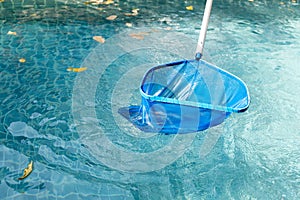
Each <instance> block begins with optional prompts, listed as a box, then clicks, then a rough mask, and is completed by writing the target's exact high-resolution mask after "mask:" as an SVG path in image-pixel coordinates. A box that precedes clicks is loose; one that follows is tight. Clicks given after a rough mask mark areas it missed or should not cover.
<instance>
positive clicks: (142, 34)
mask: <svg viewBox="0 0 300 200" xmlns="http://www.w3.org/2000/svg"><path fill="white" fill-rule="evenodd" d="M148 34H149V33H148V32H139V33H131V34H129V36H130V37H132V38H134V39H138V40H143V39H144V37H145V35H148Z"/></svg>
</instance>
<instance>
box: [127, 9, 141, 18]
mask: <svg viewBox="0 0 300 200" xmlns="http://www.w3.org/2000/svg"><path fill="white" fill-rule="evenodd" d="M139 10H140V9H138V8H135V9H132V10H131V13H124V15H126V16H136V15H138V14H139Z"/></svg>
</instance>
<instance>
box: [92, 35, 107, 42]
mask: <svg viewBox="0 0 300 200" xmlns="http://www.w3.org/2000/svg"><path fill="white" fill-rule="evenodd" d="M93 39H94V40H96V41H97V42H100V43H104V42H105V39H104V38H103V37H102V36H94V37H93Z"/></svg>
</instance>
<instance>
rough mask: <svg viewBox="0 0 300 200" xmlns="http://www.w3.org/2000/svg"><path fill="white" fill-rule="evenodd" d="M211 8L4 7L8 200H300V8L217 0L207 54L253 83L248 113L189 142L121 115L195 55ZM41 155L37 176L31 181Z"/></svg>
mask: <svg viewBox="0 0 300 200" xmlns="http://www.w3.org/2000/svg"><path fill="white" fill-rule="evenodd" d="M189 5H193V7H194V10H193V11H188V10H186V8H185V7H186V6H189ZM135 8H139V9H140V10H139V11H138V15H137V16H126V15H125V14H124V13H131V12H132V9H135ZM203 9H204V1H201V2H197V1H186V2H184V1H175V2H172V3H170V2H166V1H154V0H152V1H122V2H119V1H115V2H114V3H113V4H109V5H92V4H88V5H86V4H84V1H78V2H75V1H53V2H48V1H19V2H17V1H8V0H5V1H4V2H2V3H0V23H1V29H0V33H1V35H0V44H1V46H0V55H1V57H0V61H1V62H0V73H1V74H0V122H1V125H0V142H1V145H0V191H1V192H0V199H298V198H299V197H300V164H299V163H300V155H299V152H300V148H299V146H300V145H299V141H300V132H299V130H300V126H299V119H300V117H299V114H300V110H299V108H298V107H297V105H299V103H300V100H299V93H300V84H299V80H300V71H299V70H298V69H297V67H298V66H299V63H300V42H299V37H300V14H299V13H300V8H299V3H297V2H292V1H275V0H273V1H258V0H257V1H256V0H255V1H253V2H252V1H226V0H216V1H215V2H214V5H213V11H212V16H211V20H210V24H209V30H208V34H207V40H206V46H205V52H204V53H205V59H206V60H207V61H209V62H212V63H214V64H216V65H217V66H219V67H221V68H223V69H225V70H228V71H229V72H231V73H233V74H235V75H237V76H238V77H240V78H241V79H243V80H244V81H245V82H246V84H247V85H248V87H249V90H250V95H251V105H250V108H249V110H248V111H247V112H246V113H243V114H234V115H232V116H230V118H229V119H228V120H227V121H226V122H225V123H224V124H222V125H220V126H218V127H216V128H213V129H209V130H207V131H203V132H199V133H195V134H188V135H178V136H176V135H171V136H170V135H159V134H145V133H142V132H139V131H138V130H137V129H135V128H134V127H132V125H131V124H130V123H128V122H127V121H126V120H125V119H123V118H122V117H121V116H120V115H118V113H117V109H118V108H119V107H122V106H126V105H128V103H130V104H138V103H139V101H140V96H139V93H138V86H139V82H140V80H141V79H142V76H143V74H144V72H145V71H146V70H147V69H148V68H150V67H152V66H153V65H156V64H159V63H164V62H169V61H174V60H178V59H181V58H182V57H184V58H189V59H190V58H193V56H194V55H193V52H194V49H195V48H196V42H197V38H198V32H199V27H200V23H201V16H202V13H203ZM110 15H117V16H118V18H117V19H116V20H113V21H110V20H107V19H106V17H108V16H110ZM126 23H131V24H132V26H133V27H128V26H126ZM127 25H128V24H127ZM9 31H11V32H16V35H13V34H12V35H11V34H7V33H8V32H9ZM130 34H131V36H130ZM132 34H133V35H132ZM99 35H101V36H103V37H104V38H105V39H106V41H105V43H104V44H100V43H98V42H96V41H95V40H93V36H99ZM134 37H137V38H138V39H137V38H134ZM141 37H142V39H141ZM21 58H24V59H25V62H20V60H19V59H21ZM68 67H87V70H86V71H84V72H81V73H76V72H69V71H67V68H68ZM90 91H92V92H90ZM30 160H33V161H34V169H33V172H32V173H31V174H30V175H29V176H28V177H27V178H26V179H24V180H23V181H19V180H18V177H20V176H21V175H22V173H23V169H24V168H25V167H26V166H27V164H28V163H29V161H30Z"/></svg>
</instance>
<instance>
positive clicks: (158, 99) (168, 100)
mask: <svg viewBox="0 0 300 200" xmlns="http://www.w3.org/2000/svg"><path fill="white" fill-rule="evenodd" d="M183 62H198V64H204V65H205V66H207V67H209V68H211V69H213V70H216V71H219V72H220V73H223V74H226V75H228V76H231V77H232V78H234V79H236V80H237V81H239V82H240V83H241V84H242V85H243V86H244V87H245V90H246V94H247V96H246V98H247V104H246V105H245V106H244V107H239V108H234V107H227V106H218V105H212V104H207V103H200V102H193V101H185V100H178V99H174V98H167V97H160V96H154V95H149V94H146V93H145V92H144V91H143V89H142V85H143V83H144V81H145V77H146V76H147V74H149V73H150V72H151V71H154V70H156V69H159V68H162V67H168V66H172V65H177V64H180V63H183ZM140 93H141V95H142V97H143V98H145V99H147V100H150V101H153V102H155V101H156V102H162V103H170V104H178V105H185V106H193V107H198V108H205V109H210V110H218V111H224V112H236V113H240V112H245V111H246V110H247V109H248V107H249V105H250V96H249V90H248V87H247V85H246V84H245V82H244V81H243V80H242V79H240V78H239V77H237V76H235V75H234V74H231V73H230V72H228V71H226V70H223V69H221V68H219V67H217V66H215V65H213V64H211V63H208V62H206V61H204V60H202V59H201V60H179V61H175V62H172V63H167V64H162V65H158V66H156V67H152V68H150V69H149V70H148V71H147V72H146V73H145V75H144V78H143V80H142V84H141V87H140Z"/></svg>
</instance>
